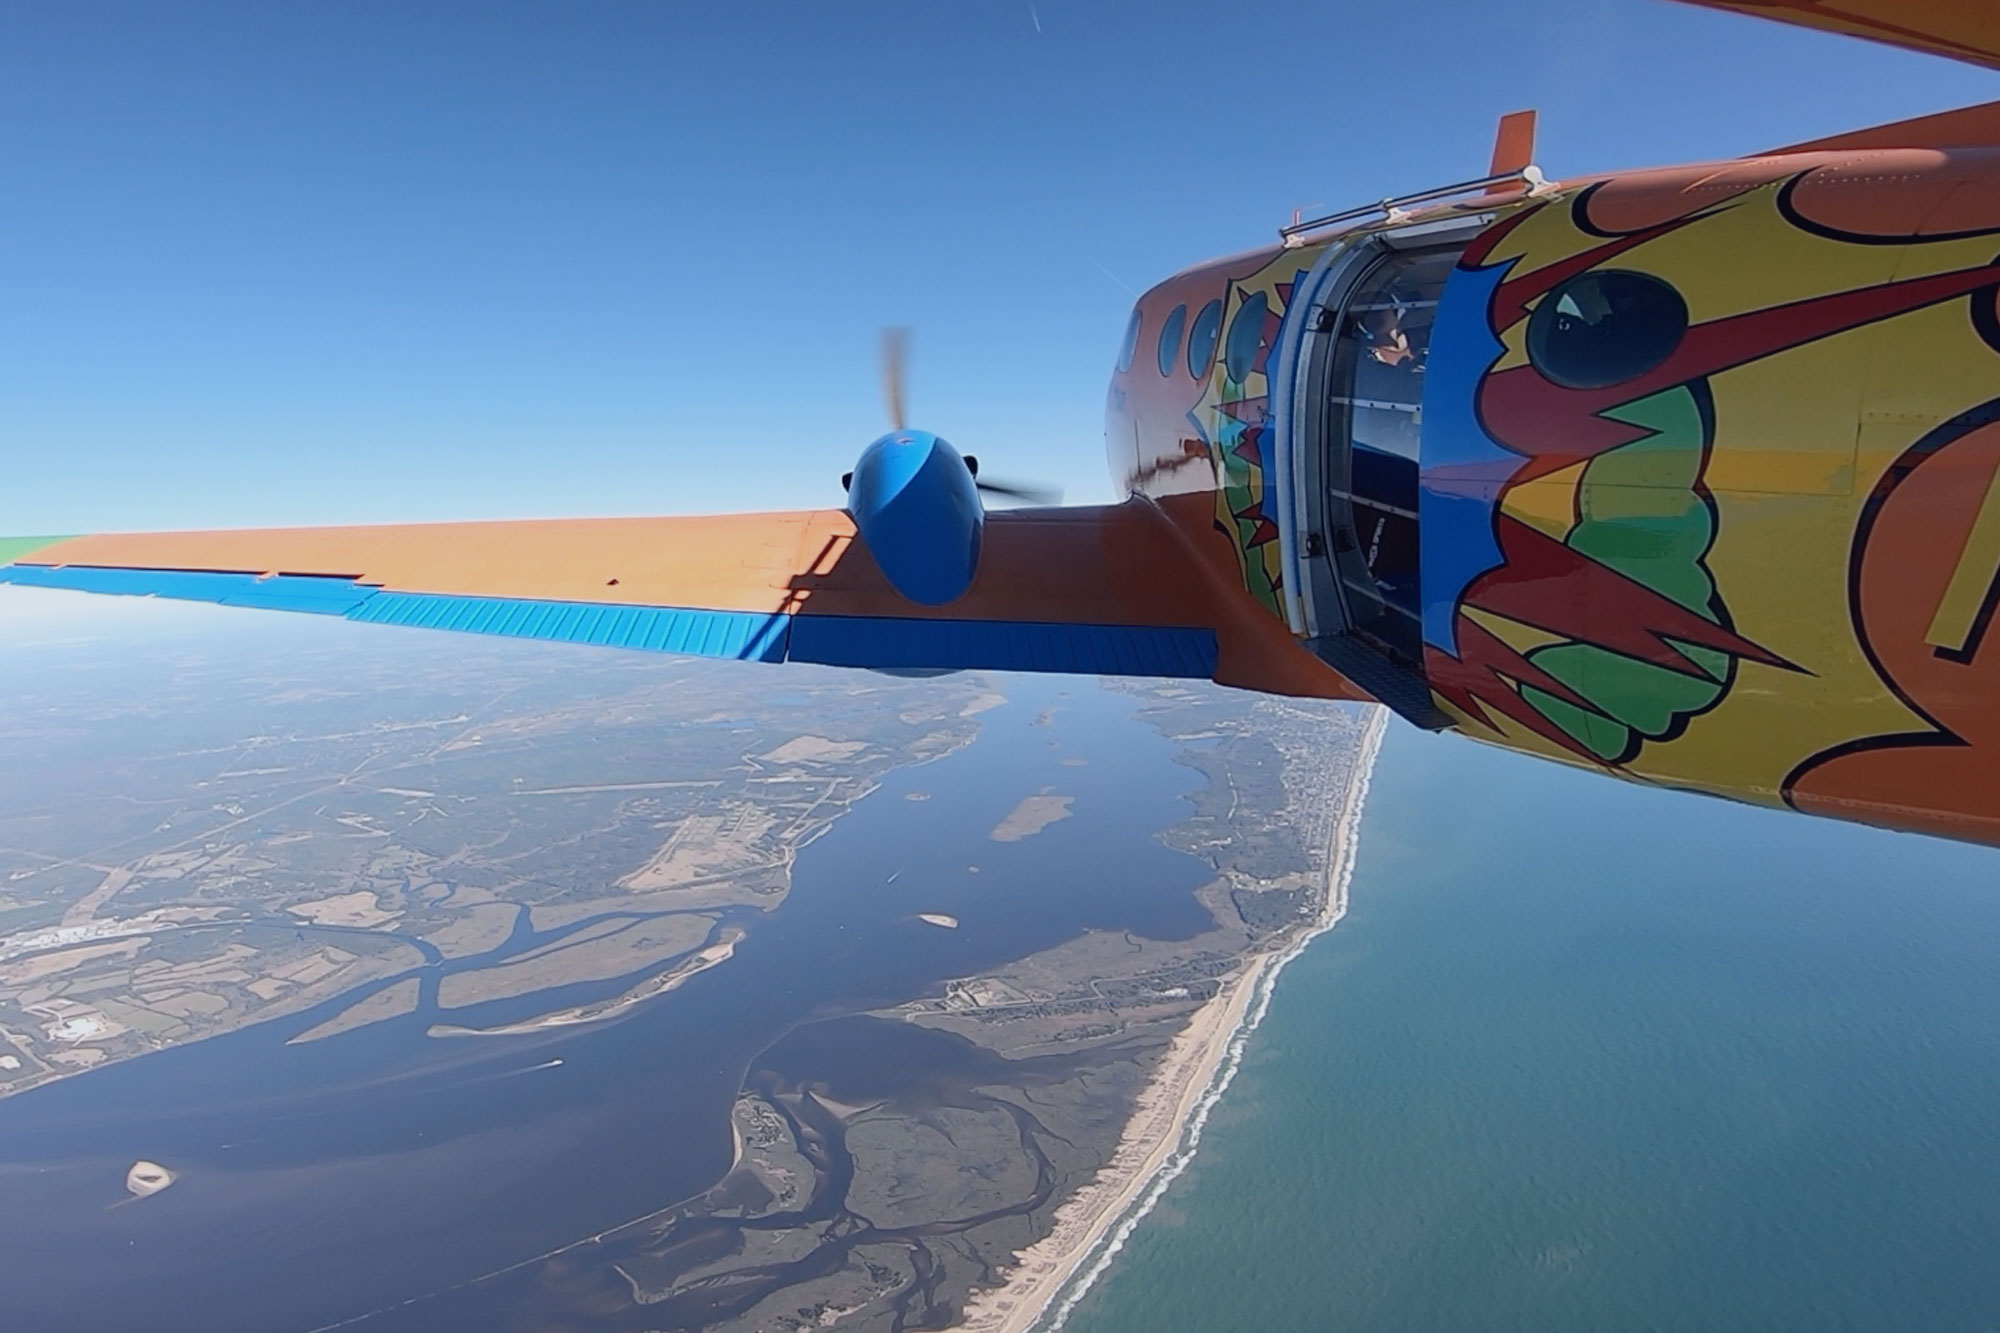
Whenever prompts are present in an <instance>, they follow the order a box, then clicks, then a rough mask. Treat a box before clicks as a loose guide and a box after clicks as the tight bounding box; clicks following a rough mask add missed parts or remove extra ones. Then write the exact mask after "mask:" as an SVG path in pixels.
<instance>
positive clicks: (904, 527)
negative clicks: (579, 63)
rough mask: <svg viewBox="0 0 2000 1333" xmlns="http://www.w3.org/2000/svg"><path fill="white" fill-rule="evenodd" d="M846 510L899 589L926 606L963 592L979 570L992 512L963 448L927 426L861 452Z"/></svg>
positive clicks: (887, 438)
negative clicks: (988, 513)
mask: <svg viewBox="0 0 2000 1333" xmlns="http://www.w3.org/2000/svg"><path fill="white" fill-rule="evenodd" d="M847 512H848V513H850V514H852V515H853V516H854V526H855V527H857V528H859V529H860V530H861V538H862V540H863V541H865V542H867V543H868V550H869V553H870V554H872V555H873V556H874V557H875V563H876V564H877V565H880V566H881V568H882V573H883V574H885V575H886V576H887V577H888V579H889V582H890V584H891V585H892V586H894V588H895V589H896V591H897V592H899V593H901V594H902V595H903V596H905V597H907V598H909V599H910V600H911V601H913V602H917V603H919V604H921V605H923V606H943V605H944V604H945V603H947V602H954V601H957V600H958V599H959V597H961V596H963V595H964V593H965V590H966V589H967V588H968V587H970V586H972V577H973V575H974V574H976V573H978V572H979V544H980V539H981V538H982V536H983V535H984V533H985V530H986V510H985V507H984V506H983V505H981V504H980V502H979V487H978V485H977V484H976V483H975V482H974V481H973V479H972V469H971V467H969V466H968V465H967V464H966V461H965V459H964V458H963V457H962V456H961V455H960V454H959V452H958V450H956V449H954V448H952V447H951V446H950V445H949V444H947V443H945V442H944V441H943V440H941V439H939V438H938V437H937V436H935V435H933V434H931V433H930V432H929V431H924V430H898V431H891V432H890V433H889V434H887V435H884V436H883V437H882V438H881V439H879V440H877V441H875V443H873V444H871V445H869V446H868V447H867V448H866V449H864V450H862V451H861V458H860V460H859V461H858V462H856V463H855V465H854V471H853V472H852V473H850V474H849V477H848V486H847Z"/></svg>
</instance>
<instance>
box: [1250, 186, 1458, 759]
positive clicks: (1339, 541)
mask: <svg viewBox="0 0 2000 1333" xmlns="http://www.w3.org/2000/svg"><path fill="white" fill-rule="evenodd" d="M1488 220H1489V219H1482V218H1471V217H1459V218H1453V219H1450V220H1448V221H1446V222H1443V223H1431V224H1424V225H1418V226H1413V227H1408V228H1404V229H1402V230H1399V231H1385V232H1376V233H1373V234H1370V235H1367V236H1363V237H1358V238H1356V239H1354V240H1353V241H1350V242H1346V243H1337V244H1336V245H1334V246H1333V247H1331V248H1330V249H1329V251H1328V253H1327V254H1325V255H1324V256H1322V258H1321V259H1320V261H1319V263H1318V264H1316V265H1315V266H1314V267H1313V270H1312V271H1311V273H1310V274H1309V275H1308V276H1307V279H1306V282H1305V287H1306V300H1307V301H1308V306H1307V317H1306V319H1305V320H1304V321H1302V324H1301V329H1302V332H1301V333H1300V335H1299V341H1298V343H1297V344H1296V345H1295V346H1294V347H1293V348H1289V349H1286V351H1288V352H1289V353H1290V355H1288V356H1286V357H1284V358H1283V359H1284V361H1285V363H1286V366H1285V367H1284V368H1283V369H1281V374H1282V373H1284V369H1288V370H1289V374H1290V393H1289V394H1288V400H1289V401H1288V402H1287V407H1288V408H1289V411H1288V412H1287V413H1286V417H1287V420H1286V421H1285V423H1284V430H1283V433H1284V436H1285V439H1286V442H1287V444H1288V445H1289V448H1290V468H1289V472H1290V481H1291V491H1292V496H1291V500H1292V515H1291V517H1292V519H1293V522H1294V523H1295V524H1296V525H1297V531H1298V534H1299V536H1298V538H1297V541H1296V543H1295V550H1294V551H1293V553H1292V554H1293V575H1294V582H1293V587H1294V588H1295V589H1296V590H1297V598H1296V600H1295V603H1294V605H1293V606H1292V607H1291V612H1292V614H1293V616H1294V618H1295V620H1296V621H1298V622H1299V623H1297V624H1295V625H1294V628H1295V629H1296V630H1298V631H1300V632H1302V633H1303V635H1304V637H1305V639H1306V642H1307V644H1308V646H1309V647H1311V648H1312V649H1313V651H1314V652H1316V653H1318V654H1319V656H1320V657H1321V658H1323V659H1324V660H1325V661H1326V662H1327V663H1328V664H1329V665H1330V666H1332V667H1334V668H1335V669H1336V670H1338V671H1339V672H1340V673H1341V674H1343V675H1345V676H1347V677H1348V678H1349V679H1350V680H1352V681H1354V683H1355V684H1357V685H1359V686H1361V687H1362V688H1363V689H1365V690H1367V691H1368V692H1369V693H1370V694H1373V695H1374V696H1375V697H1376V698H1378V699H1380V700H1381V701H1382V702H1383V703H1385V704H1388V705H1389V706H1390V707H1392V708H1394V709H1395V710H1396V711H1397V712H1399V713H1401V714H1402V715H1403V716H1404V717H1406V718H1408V719H1409V720H1410V721H1412V722H1415V723H1417V724H1418V725H1419V726H1424V727H1430V728H1439V727H1444V726H1448V725H1450V719H1449V718H1448V717H1446V716H1445V715H1444V714H1443V713H1442V712H1441V711H1440V710H1439V709H1438V708H1437V706H1436V704H1435V703H1434V702H1433V701H1432V699H1431V693H1430V688H1429V686H1428V684H1427V683H1426V681H1425V679H1424V672H1423V630H1422V619H1421V616H1422V605H1423V603H1422V588H1421V580H1422V575H1423V570H1422V560H1421V552H1422V546H1421V543H1420V542H1419V540H1418V532H1419V523H1420V519H1419V510H1418V499H1417V496H1418V482H1419V464H1420V459H1421V456H1422V441H1423V400H1424V375H1425V370H1426V367H1427V364H1428V360H1429V353H1430V340H1431V330H1432V327H1433V324H1434V323H1435V320H1436V317H1437V308H1438V301H1439V299H1440V297H1441V296H1442V295H1443V292H1444V286H1445V280H1446V279H1447V278H1448V277H1449V276H1450V275H1451V271H1452V268H1453V266H1454V265H1456V264H1457V262H1458V257H1459V255H1460V254H1462V253H1463V252H1464V250H1465V247H1466V245H1467V244H1468V243H1469V242H1470V241H1471V239H1472V238H1473V237H1474V236H1475V235H1477V234H1478V232H1479V231H1480V230H1481V228H1482V225H1483V224H1484V222H1485V221H1488Z"/></svg>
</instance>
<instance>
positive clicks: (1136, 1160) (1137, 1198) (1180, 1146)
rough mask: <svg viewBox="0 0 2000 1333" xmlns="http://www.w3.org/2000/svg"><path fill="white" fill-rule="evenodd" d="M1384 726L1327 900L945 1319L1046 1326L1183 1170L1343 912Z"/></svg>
mask: <svg viewBox="0 0 2000 1333" xmlns="http://www.w3.org/2000/svg"><path fill="white" fill-rule="evenodd" d="M1387 729H1388V710H1387V709H1386V708H1380V707H1378V708H1377V709H1376V711H1375V713H1374V714H1373V716H1371V717H1370V718H1369V721H1368V724H1367V730H1366V732H1365V733H1364V735H1363V738H1362V742H1361V746H1360V749H1359V750H1358V751H1357V753H1356V757H1355V766H1354V771H1353V775H1352V777H1351V779H1350V780H1349V782H1348V786H1347V792H1346V794H1345V796H1344V797H1343V799H1342V803H1341V811H1340V815H1339V816H1338V817H1337V818H1336V819H1335V820H1334V825H1333V835H1332V839H1331V846H1330V849H1329V850H1330V856H1329V858H1328V866H1327V881H1328V882H1327V896H1326V904H1325V906H1324V907H1323V909H1322V910H1321V912H1320V915H1319V917H1318V918H1317V919H1316V920H1315V921H1313V923H1312V924H1311V925H1310V926H1308V927H1307V928H1306V929H1304V930H1303V931H1301V932H1300V933H1299V934H1298V935H1296V936H1294V937H1293V938H1292V939H1291V940H1289V941H1288V942H1286V943H1285V944H1284V945H1283V946H1282V947H1281V948H1278V949H1273V950H1268V951H1265V952H1263V953H1258V954H1255V955H1253V956H1251V957H1250V958H1248V959H1247V960H1245V963H1244V966H1243V969H1242V970H1241V971H1239V972H1238V973H1236V974H1235V975H1234V976H1233V977H1231V978H1230V979H1229V981H1228V982H1227V984H1226V985H1225V986H1224V988H1223V989H1222V990H1221V991H1219V992H1218V993H1217V994H1216V995H1215V997H1214V998H1213V999H1211V1000H1210V1001H1209V1002H1208V1003H1207V1004H1205V1005H1203V1006H1202V1007H1201V1008H1200V1009H1198V1010H1196V1011H1195V1013H1194V1015H1193V1017H1191V1018H1190V1019H1189V1020H1188V1022H1187V1024H1186V1026H1185V1027H1183V1028H1182V1029H1181V1030H1180V1032H1178V1033H1176V1034H1175V1036H1174V1040H1173V1044H1172V1045H1171V1046H1170V1047H1169V1048H1168V1051H1167V1054H1166V1056H1165V1057H1164V1058H1163V1059H1162V1060H1161V1062H1160V1066H1159V1068H1158V1069H1157V1070H1156V1071H1155V1072H1154V1075H1153V1077H1152V1079H1151V1080H1150V1081H1149V1082H1148V1083H1147V1085H1146V1087H1145V1089H1144V1090H1143V1091H1141V1092H1140V1094H1139V1097H1138V1099H1137V1101H1136V1102H1135V1103H1134V1106H1133V1109H1132V1115H1131V1118H1130V1119H1129V1120H1127V1121H1126V1124H1125V1130H1124V1132H1123V1133H1122V1134H1121V1135H1120V1136H1119V1140H1118V1146H1117V1148H1116V1149H1114V1150H1113V1152H1112V1155H1111V1158H1110V1160H1109V1161H1108V1162H1106V1163H1105V1165H1104V1166H1103V1167H1101V1168H1100V1169H1099V1170H1098V1172H1097V1174H1096V1175H1095V1176H1094V1177H1092V1178H1091V1179H1090V1180H1089V1181H1087V1182H1086V1183H1085V1184H1084V1185H1083V1186H1081V1187H1080V1188H1079V1189H1078V1190H1077V1192H1076V1193H1075V1194H1073V1195H1072V1196H1070V1198H1069V1199H1068V1200H1067V1201H1065V1202H1064V1203H1063V1204H1062V1206H1061V1207H1059V1208H1058V1209H1057V1210H1056V1214H1055V1227H1054V1229H1053V1230H1052V1231H1050V1233H1049V1234H1048V1235H1047V1236H1045V1237H1043V1238H1042V1239H1041V1240H1039V1241H1036V1242H1035V1243H1034V1244H1033V1245H1030V1246H1028V1247H1027V1248H1026V1249H1024V1250H1022V1251H1021V1252H1020V1254H1018V1255H1017V1256H1016V1257H1015V1261H1014V1264H1013V1266H1012V1268H1010V1269H1009V1270H1008V1272H1007V1274H1006V1277H1005V1279H1004V1281H1003V1282H1002V1283H1001V1285H999V1286H996V1287H989V1288H986V1289H984V1290H981V1291H976V1292H974V1293H973V1294H972V1296H971V1298H970V1299H968V1300H967V1301H966V1304H965V1309H964V1312H963V1313H962V1314H961V1316H960V1318H959V1321H958V1323H957V1324H955V1325H954V1327H955V1328H959V1329H963V1330H966V1331H967V1333H1056V1330H1058V1329H1060V1328H1061V1327H1062V1326H1063V1324H1064V1323H1065V1322H1067V1321H1068V1319H1069V1316H1070V1314H1071V1312H1072V1311H1074V1310H1075V1308H1076V1306H1077V1304H1078V1303H1079V1302H1080V1301H1081V1300H1082V1299H1083V1297H1084V1295H1085V1293H1087V1292H1088V1291H1089V1290H1090V1288H1091V1287H1092V1286H1094V1285H1095V1284H1096V1282H1097V1280H1098V1279H1099V1278H1100V1277H1102V1276H1103V1275H1104V1274H1105V1273H1106V1272H1107V1271H1108V1270H1109V1269H1110V1267H1111V1265H1112V1263H1113V1261H1114V1260H1115V1259H1116V1258H1117V1255H1118V1252H1119V1251H1120V1250H1121V1249H1123V1248H1124V1246H1125V1242H1126V1241H1127V1240H1128V1239H1129V1238H1130V1237H1131V1235H1132V1233H1133V1232H1134V1231H1135V1230H1136V1229H1137V1228H1138V1225H1139V1223H1140V1222H1141V1221H1142V1220H1144V1218H1145V1217H1146V1215H1147V1214H1148V1213H1150V1212H1152V1210H1153V1207H1154V1205H1155V1204H1157V1203H1158V1202H1159V1200H1160V1198H1161V1196H1162V1195H1164V1194H1165V1193H1166V1190H1167V1187H1168V1186H1169V1185H1171V1184H1172V1183H1173V1182H1174V1180H1175V1179H1177V1178H1178V1177H1179V1176H1180V1174H1181V1173H1182V1172H1183V1171H1185V1170H1187V1168H1188V1165H1189V1164H1190V1163H1191V1162H1192V1161H1193V1160H1194V1155H1195V1150H1196V1148H1197V1146H1198V1145H1199V1143H1200V1141H1201V1132H1202V1129H1203V1127H1204V1126H1205V1125H1206V1124H1207V1122H1208V1117H1209V1113H1210V1112H1211V1111H1213V1110H1214V1109H1215V1106H1216V1104H1217V1103H1218V1102H1219V1101H1220V1100H1221V1099H1222V1095H1223V1094H1224V1093H1225V1092H1226V1091H1228V1088H1229V1085H1230V1083H1231V1082H1233V1081H1234V1080H1235V1077H1236V1071H1237V1069H1238V1068H1239V1067H1240V1066H1241V1064H1242V1060H1243V1051H1244V1048H1245V1046H1246V1045H1247V1044H1248V1041H1249V1037H1250V1034H1251V1033H1253V1032H1255V1031H1256V1030H1257V1028H1258V1026H1259V1025H1261V1024H1262V1023H1263V1021H1264V1015H1265V1014H1266V1013H1268V1012H1269V1010H1270V1007H1271V995H1272V993H1273V991H1274V990H1275V988H1276V985H1277V980H1278V975H1279V974H1280V973H1281V972H1283V971H1284V969H1285V967H1286V966H1287V965H1288V964H1289V963H1290V962H1291V961H1292V960H1293V959H1295V958H1297V957H1298V956H1299V955H1300V954H1301V953H1303V952H1304V951H1305V948H1306V946H1307V945H1308V944H1310V943H1312V941H1313V940H1315V939H1317V938H1318V937H1319V936H1321V935H1323V934H1325V933H1326V932H1327V931H1329V930H1331V929H1333V927H1334V926H1336V925H1338V924H1339V922H1340V919H1341V918H1342V917H1344V916H1345V915H1346V914H1347V890H1348V884H1349V882H1350V881H1351V880H1352V879H1353V876H1354V863H1355V858H1356V855H1357V852H1358V849H1359V843H1360V824H1361V814H1362V809H1363V806H1364V805H1365V803H1366V801H1367V796H1368V787H1369V783H1370V780H1371V779H1372V777H1373V774H1374V769H1375V760H1376V756H1377V755H1378V753H1379V752H1380V750H1381V747H1382V737H1383V735H1384V733H1385V732H1386V731H1387Z"/></svg>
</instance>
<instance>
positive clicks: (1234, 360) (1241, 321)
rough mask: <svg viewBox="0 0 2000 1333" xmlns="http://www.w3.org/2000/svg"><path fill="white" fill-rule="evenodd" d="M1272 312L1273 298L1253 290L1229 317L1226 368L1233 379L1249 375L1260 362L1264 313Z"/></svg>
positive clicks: (1236, 379) (1224, 354)
mask: <svg viewBox="0 0 2000 1333" xmlns="http://www.w3.org/2000/svg"><path fill="white" fill-rule="evenodd" d="M1270 313H1271V301H1270V298H1269V297H1267V296H1265V295H1264V293H1262V292H1252V293H1250V295H1248V296H1246V297H1244V298H1243V304H1242V305H1240V306H1238V307H1236V315H1235V317H1234V318H1232V319H1231V320H1230V321H1229V340H1228V342H1227V343H1226V344H1225V345H1224V347H1223V349H1222V363H1223V369H1224V371H1225V372H1226V373H1227V374H1228V376H1229V379H1230V381H1231V382H1232V383H1235V384H1241V383H1243V381H1245V380H1247V379H1249V378H1250V372H1251V371H1252V370H1253V369H1255V368H1256V365H1257V349H1258V348H1260V347H1262V346H1263V345H1264V317H1265V316H1266V315H1268V314H1270Z"/></svg>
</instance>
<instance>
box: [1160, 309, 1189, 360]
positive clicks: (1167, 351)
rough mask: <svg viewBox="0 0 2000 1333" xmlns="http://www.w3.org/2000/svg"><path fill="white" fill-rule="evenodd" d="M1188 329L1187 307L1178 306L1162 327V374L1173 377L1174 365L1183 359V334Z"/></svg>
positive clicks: (1170, 313) (1169, 314)
mask: <svg viewBox="0 0 2000 1333" xmlns="http://www.w3.org/2000/svg"><path fill="white" fill-rule="evenodd" d="M1186 328H1187V307H1186V306H1184V305H1177V306H1175V307H1174V308H1173V310H1172V311H1170V312H1169V313H1168V315H1167V322H1166V323H1164V324H1162V325H1160V373H1161V374H1162V375H1172V374H1173V373H1174V363H1175V362H1176V361H1179V360H1180V359H1181V333H1182V331H1183V330H1184V329H1186Z"/></svg>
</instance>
